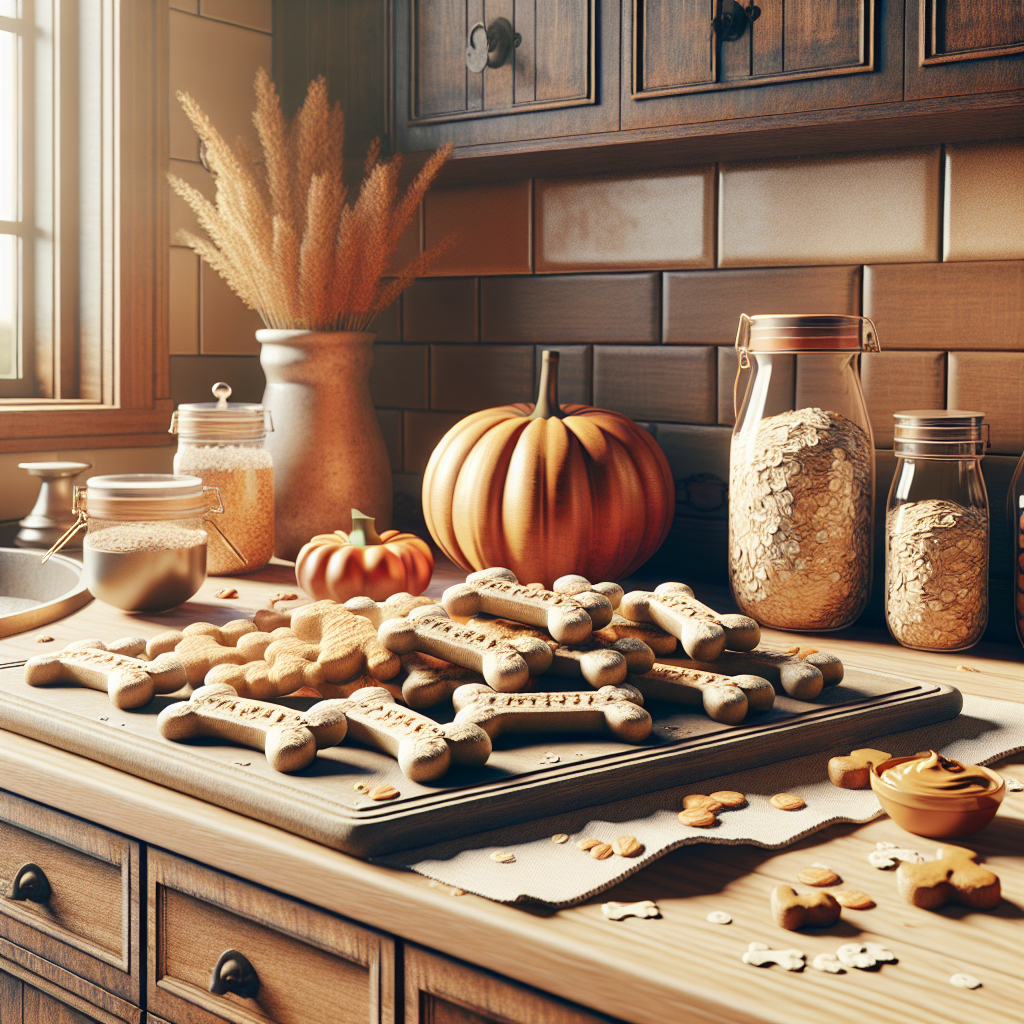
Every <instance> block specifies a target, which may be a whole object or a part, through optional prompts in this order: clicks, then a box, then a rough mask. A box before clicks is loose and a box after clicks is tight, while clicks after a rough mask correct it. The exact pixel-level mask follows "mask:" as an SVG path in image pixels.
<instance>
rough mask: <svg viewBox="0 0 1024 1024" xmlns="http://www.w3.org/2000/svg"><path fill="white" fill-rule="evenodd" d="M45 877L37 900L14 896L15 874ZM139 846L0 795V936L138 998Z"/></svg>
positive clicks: (124, 995) (4, 794) (120, 993)
mask: <svg viewBox="0 0 1024 1024" xmlns="http://www.w3.org/2000/svg"><path fill="white" fill-rule="evenodd" d="M26 864H33V865H35V866H36V867H37V868H38V869H40V870H41V871H42V873H43V874H44V875H45V879H46V884H47V885H48V888H49V892H48V893H45V894H44V898H42V899H38V900H36V899H25V898H23V899H13V898H12V895H14V893H13V885H14V882H15V880H16V878H17V877H18V874H19V871H20V870H21V869H22V867H23V866H24V865H26ZM139 899H140V893H139V847H138V844H137V843H135V842H132V841H131V840H129V839H126V838H125V837H123V836H119V835H117V834H116V833H113V832H108V831H107V830H106V829H102V828H99V827H97V826H95V825H91V824H89V823H87V822H84V821H80V820H79V819H77V818H72V817H70V816H68V815H65V814H59V813H57V812H55V811H52V810H50V809H49V808H47V807H43V806H41V805H39V804H35V803H32V802H31V801H28V800H23V799H21V798H20V797H16V796H13V795H11V794H9V793H4V792H0V937H3V938H5V939H9V940H10V941H11V942H13V943H16V944H17V945H19V946H21V947H23V948H25V949H27V950H29V951H31V952H32V953H35V954H37V955H39V956H41V957H44V958H45V959H47V960H49V961H51V962H53V963H55V964H57V965H59V966H60V967H63V968H66V969H67V970H69V971H71V972H73V973H75V974H77V975H80V976H81V977H82V978H85V979H87V980H88V981H91V982H93V983H95V984H97V985H100V986H102V987H103V988H105V989H108V990H109V991H111V992H114V993H116V994H118V995H120V996H122V997H124V998H125V999H130V1000H132V1001H138V997H139V989H140V971H139V946H140V935H141V923H140V918H139Z"/></svg>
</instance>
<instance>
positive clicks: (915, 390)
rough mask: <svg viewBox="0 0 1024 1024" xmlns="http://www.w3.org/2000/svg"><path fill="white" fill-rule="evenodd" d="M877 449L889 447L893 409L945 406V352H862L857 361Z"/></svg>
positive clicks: (937, 407)
mask: <svg viewBox="0 0 1024 1024" xmlns="http://www.w3.org/2000/svg"><path fill="white" fill-rule="evenodd" d="M860 379H861V384H862V386H863V388H864V400H865V401H866V402H867V406H868V415H869V416H870V417H871V430H872V433H873V434H874V435H875V447H876V448H891V447H892V434H893V425H894V424H893V418H892V414H893V413H894V412H899V411H900V410H901V409H945V408H946V353H945V352H884V351H883V352H865V353H864V355H862V356H861V360H860Z"/></svg>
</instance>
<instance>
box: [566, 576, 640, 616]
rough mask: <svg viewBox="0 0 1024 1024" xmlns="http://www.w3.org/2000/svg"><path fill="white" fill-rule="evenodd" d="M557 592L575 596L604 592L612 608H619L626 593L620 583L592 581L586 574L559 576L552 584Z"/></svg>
mask: <svg viewBox="0 0 1024 1024" xmlns="http://www.w3.org/2000/svg"><path fill="white" fill-rule="evenodd" d="M551 589H552V590H553V591H554V592H555V593H556V594H568V595H569V596H570V597H575V596H576V595H577V594H585V593H587V592H588V591H591V590H592V591H593V592H594V593H595V594H603V595H604V596H605V597H607V598H608V601H609V602H610V603H611V606H612V608H618V607H619V602H621V601H622V598H623V595H624V594H625V593H626V592H625V591H624V590H623V589H622V587H620V586H619V585H618V583H591V582H590V580H588V579H587V578H586V576H575V575H569V576H559V577H558V579H557V580H555V582H554V583H553V584H552V585H551Z"/></svg>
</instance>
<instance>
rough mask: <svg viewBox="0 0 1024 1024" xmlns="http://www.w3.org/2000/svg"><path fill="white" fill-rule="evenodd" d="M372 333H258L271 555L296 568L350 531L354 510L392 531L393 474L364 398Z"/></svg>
mask: <svg viewBox="0 0 1024 1024" xmlns="http://www.w3.org/2000/svg"><path fill="white" fill-rule="evenodd" d="M373 339H374V335H373V334H369V333H365V332H357V331H279V330H261V331H257V332H256V340H257V341H258V342H259V343H260V364H261V365H262V367H263V372H264V374H265V375H266V378H267V387H266V391H264V393H263V405H264V407H265V408H267V409H269V410H270V413H271V416H272V417H273V425H274V429H273V431H272V432H271V433H270V434H268V435H267V442H266V444H267V448H268V449H269V451H270V453H271V455H272V456H273V459H274V519H275V543H274V554H275V555H277V557H278V558H286V559H289V560H294V559H295V557H296V555H298V553H299V549H300V548H301V547H302V545H303V544H305V543H306V541H308V540H309V539H310V538H311V537H313V536H314V535H315V534H318V533H330V532H331V531H333V530H346V531H347V530H349V529H351V515H352V509H353V508H357V509H359V510H360V511H361V512H363V513H365V514H366V515H368V516H373V517H374V518H375V519H376V520H377V524H378V527H379V528H380V529H387V528H388V527H389V526H390V525H391V501H392V491H391V467H390V463H389V461H388V451H387V447H386V446H385V444H384V435H383V434H382V433H381V430H380V424H379V422H378V421H377V413H376V411H375V410H374V408H373V402H372V401H371V399H370V369H371V367H372V366H373Z"/></svg>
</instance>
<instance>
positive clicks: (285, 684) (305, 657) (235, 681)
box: [204, 627, 336, 700]
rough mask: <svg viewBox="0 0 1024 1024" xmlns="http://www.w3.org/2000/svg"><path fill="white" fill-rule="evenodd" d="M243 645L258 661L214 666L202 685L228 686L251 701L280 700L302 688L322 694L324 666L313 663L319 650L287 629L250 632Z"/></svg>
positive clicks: (316, 662)
mask: <svg viewBox="0 0 1024 1024" xmlns="http://www.w3.org/2000/svg"><path fill="white" fill-rule="evenodd" d="M242 643H244V644H245V646H246V652H245V653H247V654H252V655H254V656H255V657H257V658H259V660H257V661H250V662H248V663H247V664H244V665H217V666H216V667H214V668H212V669H210V671H209V672H207V673H206V677H205V679H204V682H206V683H207V684H208V685H209V684H210V683H227V684H228V685H229V686H231V687H232V688H233V689H234V690H235V692H236V693H237V694H238V696H239V697H247V698H249V699H251V700H268V699H270V698H273V697H283V696H285V695H286V694H289V693H294V692H295V691H296V690H298V689H301V688H302V687H303V686H309V687H311V688H313V689H315V690H320V691H321V692H322V689H321V688H322V686H323V684H324V682H325V680H324V672H323V667H322V666H321V665H320V663H319V662H318V661H317V660H316V659H317V655H318V654H319V648H317V647H316V646H315V645H314V644H306V643H303V642H302V641H301V640H300V639H299V638H298V637H297V636H296V635H295V634H294V633H293V632H292V631H291V630H290V629H287V628H284V627H282V628H280V629H275V630H274V632H273V633H250V634H248V635H247V636H246V637H245V638H244V640H243V641H242V642H240V646H241V645H242ZM261 656H262V657H261ZM324 696H327V694H324ZM331 696H336V695H335V694H331Z"/></svg>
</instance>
